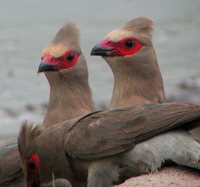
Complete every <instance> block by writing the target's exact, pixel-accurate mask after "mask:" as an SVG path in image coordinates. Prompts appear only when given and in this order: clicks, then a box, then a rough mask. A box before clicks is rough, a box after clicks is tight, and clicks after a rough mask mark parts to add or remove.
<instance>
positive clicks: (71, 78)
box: [38, 23, 95, 126]
mask: <svg viewBox="0 0 200 187" xmlns="http://www.w3.org/2000/svg"><path fill="white" fill-rule="evenodd" d="M79 40H80V32H79V29H78V28H77V26H76V25H75V24H74V23H68V24H65V25H64V26H63V27H62V28H61V29H60V30H59V31H58V32H57V34H56V35H55V37H54V38H53V40H52V41H51V42H50V44H49V45H48V46H47V47H45V48H44V50H43V52H42V57H41V61H42V62H41V63H40V65H39V68H38V73H41V72H44V74H45V76H46V78H47V80H48V82H49V85H50V96H49V104H48V109H47V114H46V116H45V118H44V121H43V125H44V126H51V125H54V124H57V123H60V122H63V121H65V120H69V119H73V118H76V117H80V116H83V115H86V114H88V113H90V112H92V111H94V110H95V108H94V104H93V100H92V93H91V89H90V86H89V83H88V69H87V64H86V60H85V57H84V55H83V53H82V50H81V48H80V41H79Z"/></svg>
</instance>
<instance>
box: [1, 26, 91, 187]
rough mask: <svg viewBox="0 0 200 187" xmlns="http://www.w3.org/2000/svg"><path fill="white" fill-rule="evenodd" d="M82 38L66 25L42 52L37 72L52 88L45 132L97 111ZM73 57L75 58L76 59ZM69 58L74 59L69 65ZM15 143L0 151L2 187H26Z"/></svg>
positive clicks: (45, 121) (76, 30)
mask: <svg viewBox="0 0 200 187" xmlns="http://www.w3.org/2000/svg"><path fill="white" fill-rule="evenodd" d="M79 38H80V34H79V31H78V29H77V27H76V26H75V25H74V24H72V23H70V24H66V25H64V26H63V27H62V28H61V29H60V30H59V31H58V33H57V34H56V36H55V37H54V39H53V40H52V42H50V44H49V45H48V46H47V47H46V48H45V49H44V50H43V53H42V62H41V64H40V66H39V69H38V72H44V73H45V75H46V77H47V79H48V81H49V85H50V96H49V105H48V109H47V114H46V115H45V117H44V121H43V123H42V126H41V127H42V128H43V129H44V130H45V128H47V127H49V126H51V125H54V124H57V123H60V122H63V121H65V120H70V119H72V118H77V117H79V116H83V115H85V114H87V113H89V112H91V111H93V110H94V107H93V102H92V95H91V91H90V87H89V84H88V70H87V64H86V61H85V58H84V56H83V54H82V51H81V49H80V47H79ZM70 54H73V55H74V59H72V58H71V56H70ZM63 55H64V56H63ZM67 55H69V56H70V59H72V60H71V61H69V62H68V61H67V57H68V56H67ZM75 57H76V58H75ZM54 59H56V61H55V60H54ZM15 142H16V141H14V142H13V147H12V148H10V147H8V146H7V145H4V146H2V148H3V149H4V152H3V151H1V150H0V163H2V164H0V186H4V187H9V186H17V185H19V186H20V187H22V186H23V185H24V186H25V183H24V181H25V180H24V176H23V173H22V169H21V166H20V163H19V155H18V152H17V146H16V143H15ZM18 181H22V182H18Z"/></svg>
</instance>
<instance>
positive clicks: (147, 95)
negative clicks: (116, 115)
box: [91, 17, 166, 109]
mask: <svg viewBox="0 0 200 187" xmlns="http://www.w3.org/2000/svg"><path fill="white" fill-rule="evenodd" d="M152 24H153V22H152V21H151V20H150V19H148V18H144V17H140V18H136V19H133V20H131V21H129V22H128V23H126V24H125V25H124V26H122V27H120V28H118V29H116V30H114V31H112V32H111V33H109V34H108V35H107V36H106V38H105V40H103V41H102V42H101V43H100V44H97V45H96V46H95V47H94V48H93V49H92V52H91V54H92V55H98V56H102V57H103V58H104V59H105V60H106V62H107V63H108V65H109V66H110V67H111V70H112V72H113V75H114V88H113V96H112V99H111V102H110V104H109V106H108V108H109V109H114V108H119V107H126V106H133V105H138V104H150V103H162V102H165V101H166V100H165V93H164V86H163V80H162V76H161V72H160V70H159V66H158V63H157V57H156V53H155V50H154V47H153V44H152V41H151V39H152V37H151V32H152ZM129 38H130V39H132V38H134V39H136V40H138V41H139V42H140V43H141V45H142V48H141V49H140V50H138V51H136V52H134V49H133V54H129V55H127V53H129V48H128V47H126V46H125V45H126V42H127V40H128V39H129ZM124 39H125V41H123V40H124ZM126 39H127V40H126ZM121 41H122V43H121ZM123 42H124V43H123ZM132 42H133V47H134V45H135V46H136V44H134V42H135V40H133V41H132ZM123 45H124V46H123ZM120 47H121V48H123V47H124V49H123V51H119V50H118V48H120Z"/></svg>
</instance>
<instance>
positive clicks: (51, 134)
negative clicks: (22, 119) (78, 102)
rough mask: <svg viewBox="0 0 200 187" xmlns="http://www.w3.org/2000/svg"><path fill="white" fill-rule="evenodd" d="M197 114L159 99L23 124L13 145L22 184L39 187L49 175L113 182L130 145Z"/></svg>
mask: <svg viewBox="0 0 200 187" xmlns="http://www.w3.org/2000/svg"><path fill="white" fill-rule="evenodd" d="M199 119H200V106H197V105H189V104H177V103H163V104H147V105H141V106H139V105H138V106H135V107H126V108H123V109H122V108H120V109H113V110H103V111H99V112H98V111H96V112H93V113H90V114H88V115H86V116H83V117H82V118H80V119H77V121H75V122H71V121H65V122H62V123H60V124H57V125H53V126H51V127H49V128H47V129H46V130H45V131H42V130H41V128H40V126H36V127H34V128H33V127H32V125H29V124H24V125H22V127H21V131H20V133H19V136H18V149H19V153H20V158H21V164H22V167H23V170H24V172H25V174H26V181H27V186H28V187H39V186H42V185H43V184H44V183H48V182H49V181H51V180H52V174H54V176H55V178H58V179H59V178H64V179H66V180H68V181H69V182H70V184H72V186H74V187H79V186H87V187H94V186H95V187H109V186H111V185H112V184H113V183H114V184H118V183H120V182H121V179H120V173H121V170H123V168H124V167H126V164H127V163H128V162H129V161H128V159H129V160H131V159H132V157H128V155H129V154H130V151H131V150H132V149H133V147H134V146H135V145H137V144H138V143H140V142H143V141H145V140H147V139H149V138H151V137H153V136H156V135H157V134H160V133H162V132H164V131H167V130H170V129H172V128H177V127H178V126H180V125H181V126H184V128H187V127H189V126H190V125H191V123H187V122H188V121H190V122H196V121H198V120H199ZM186 138H188V139H190V138H191V137H186ZM199 148H200V146H199ZM124 158H126V159H124Z"/></svg>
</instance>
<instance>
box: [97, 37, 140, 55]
mask: <svg viewBox="0 0 200 187" xmlns="http://www.w3.org/2000/svg"><path fill="white" fill-rule="evenodd" d="M99 46H100V47H101V48H103V49H107V50H108V55H107V56H127V55H133V54H135V53H136V52H137V51H139V50H140V48H141V47H142V44H141V43H140V42H139V41H138V40H136V39H135V38H133V37H127V38H124V39H122V40H120V41H119V42H113V41H110V40H109V39H105V40H103V41H102V42H101V43H100V44H99Z"/></svg>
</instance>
